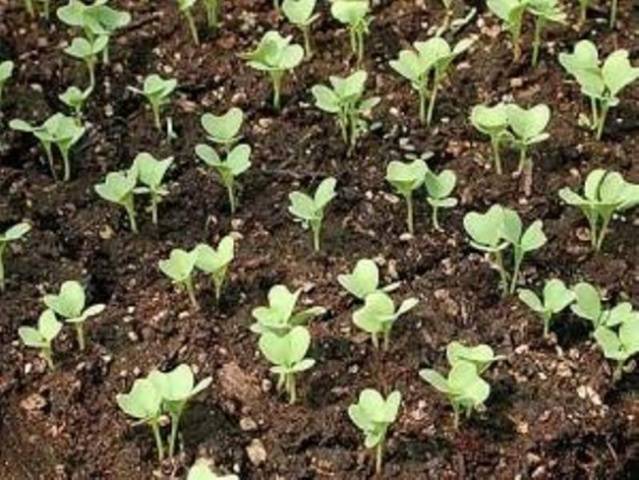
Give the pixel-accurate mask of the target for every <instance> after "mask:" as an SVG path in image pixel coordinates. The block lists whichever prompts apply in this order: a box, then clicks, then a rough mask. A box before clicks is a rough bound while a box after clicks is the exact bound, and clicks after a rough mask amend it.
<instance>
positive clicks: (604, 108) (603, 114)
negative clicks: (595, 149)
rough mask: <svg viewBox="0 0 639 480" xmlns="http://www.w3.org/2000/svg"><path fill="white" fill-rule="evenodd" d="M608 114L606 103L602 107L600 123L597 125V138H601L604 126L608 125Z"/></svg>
mask: <svg viewBox="0 0 639 480" xmlns="http://www.w3.org/2000/svg"><path fill="white" fill-rule="evenodd" d="M607 116H608V106H607V105H604V106H602V107H601V117H600V118H599V125H598V126H597V140H601V137H602V135H603V130H604V126H605V125H606V117H607Z"/></svg>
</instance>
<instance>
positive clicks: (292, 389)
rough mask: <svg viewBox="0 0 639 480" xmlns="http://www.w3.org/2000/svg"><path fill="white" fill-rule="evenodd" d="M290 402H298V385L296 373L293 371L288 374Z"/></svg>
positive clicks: (291, 403)
mask: <svg viewBox="0 0 639 480" xmlns="http://www.w3.org/2000/svg"><path fill="white" fill-rule="evenodd" d="M288 395H289V398H288V403H289V404H290V405H293V404H294V403H295V402H297V385H296V383H295V375H294V374H292V373H289V374H288Z"/></svg>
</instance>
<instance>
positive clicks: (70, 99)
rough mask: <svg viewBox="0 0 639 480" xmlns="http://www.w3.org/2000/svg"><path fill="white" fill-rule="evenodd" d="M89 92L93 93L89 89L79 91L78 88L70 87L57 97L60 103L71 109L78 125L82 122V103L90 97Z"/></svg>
mask: <svg viewBox="0 0 639 480" xmlns="http://www.w3.org/2000/svg"><path fill="white" fill-rule="evenodd" d="M91 92H93V90H92V89H91V88H87V89H86V90H80V89H79V88H78V87H75V86H71V87H69V88H67V89H66V90H65V91H64V93H62V94H60V95H58V98H59V99H60V101H62V103H64V104H65V105H66V106H67V107H69V108H71V109H73V112H74V115H75V119H76V122H77V123H78V124H80V122H81V120H82V109H83V108H84V103H85V102H86V101H87V99H88V98H89V95H91Z"/></svg>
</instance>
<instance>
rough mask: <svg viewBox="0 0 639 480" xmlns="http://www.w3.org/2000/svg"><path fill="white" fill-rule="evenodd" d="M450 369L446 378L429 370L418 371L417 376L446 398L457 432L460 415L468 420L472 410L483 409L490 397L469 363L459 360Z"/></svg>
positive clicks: (474, 368) (486, 388)
mask: <svg viewBox="0 0 639 480" xmlns="http://www.w3.org/2000/svg"><path fill="white" fill-rule="evenodd" d="M451 367H452V368H451V370H450V372H449V373H448V378H445V377H444V376H443V375H442V374H440V373H439V372H437V371H435V370H431V369H430V368H425V369H423V370H420V372H419V376H420V377H421V378H422V379H423V380H425V381H426V382H428V383H429V384H430V385H431V386H433V387H434V388H435V389H436V390H438V391H439V392H441V393H443V394H444V395H446V396H447V397H448V401H449V402H450V404H451V406H452V407H453V414H454V427H455V430H457V429H458V428H459V417H460V413H462V412H464V413H465V414H466V418H468V417H470V415H471V414H472V412H473V411H474V410H483V409H484V408H485V407H484V402H485V401H486V400H487V399H488V397H489V395H490V385H489V384H488V382H486V381H485V380H484V379H482V378H481V377H480V375H479V373H478V372H477V367H476V366H475V365H474V364H473V363H471V362H467V361H464V360H461V361H457V362H455V363H453V364H452V365H451Z"/></svg>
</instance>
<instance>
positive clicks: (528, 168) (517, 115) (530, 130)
mask: <svg viewBox="0 0 639 480" xmlns="http://www.w3.org/2000/svg"><path fill="white" fill-rule="evenodd" d="M506 116H507V117H508V125H509V127H510V130H511V137H510V142H511V143H512V144H513V145H514V146H515V148H517V149H518V150H519V167H518V168H517V171H518V172H519V173H521V172H524V173H525V175H526V177H527V178H528V179H529V183H531V182H532V167H533V165H532V160H531V159H530V158H529V156H528V154H527V153H528V150H529V148H530V147H531V146H532V145H535V144H537V143H541V142H543V141H545V140H547V139H548V138H550V134H548V133H547V132H546V131H545V130H546V127H547V126H548V122H550V108H548V105H545V104H539V105H536V106H534V107H532V108H529V109H525V108H522V107H520V106H519V105H515V104H508V105H506Z"/></svg>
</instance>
